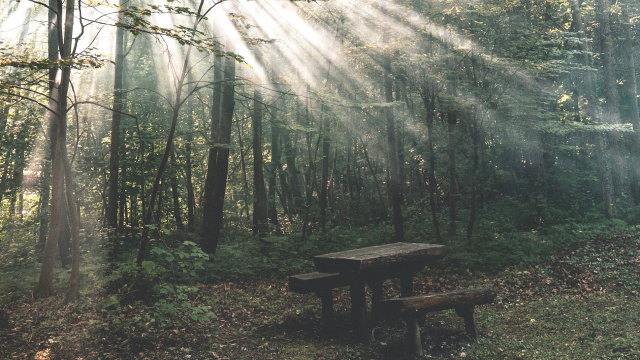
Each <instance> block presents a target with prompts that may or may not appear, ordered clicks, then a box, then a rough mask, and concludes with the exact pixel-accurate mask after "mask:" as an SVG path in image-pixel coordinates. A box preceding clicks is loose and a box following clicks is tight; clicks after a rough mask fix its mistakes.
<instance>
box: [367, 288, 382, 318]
mask: <svg viewBox="0 0 640 360" xmlns="http://www.w3.org/2000/svg"><path fill="white" fill-rule="evenodd" d="M369 286H370V287H371V292H372V293H373V294H372V296H371V318H372V320H373V322H374V323H377V322H378V320H379V318H380V314H379V311H378V306H377V305H378V301H380V300H382V279H373V280H371V281H370V282H369Z"/></svg>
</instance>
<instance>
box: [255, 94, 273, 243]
mask: <svg viewBox="0 0 640 360" xmlns="http://www.w3.org/2000/svg"><path fill="white" fill-rule="evenodd" d="M251 127H252V129H253V187H254V191H253V194H254V200H253V233H254V234H257V235H259V236H260V237H263V236H266V235H267V234H268V232H269V218H268V216H267V190H266V189H265V184H264V170H263V159H262V92H261V90H260V88H259V87H255V88H254V90H253V116H252V119H251Z"/></svg>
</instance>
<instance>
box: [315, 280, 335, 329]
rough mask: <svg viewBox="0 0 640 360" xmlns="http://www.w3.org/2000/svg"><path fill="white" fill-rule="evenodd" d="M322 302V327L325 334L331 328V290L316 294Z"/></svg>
mask: <svg viewBox="0 0 640 360" xmlns="http://www.w3.org/2000/svg"><path fill="white" fill-rule="evenodd" d="M317 295H318V297H319V298H320V301H321V302H322V327H323V330H324V332H325V333H329V332H330V331H331V329H332V328H333V292H332V291H331V289H329V290H324V291H322V292H318V293H317Z"/></svg>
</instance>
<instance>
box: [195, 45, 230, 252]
mask: <svg viewBox="0 0 640 360" xmlns="http://www.w3.org/2000/svg"><path fill="white" fill-rule="evenodd" d="M226 51H229V52H234V51H235V46H234V44H233V43H232V42H231V41H230V40H228V41H227V44H226ZM235 66H236V65H235V60H234V59H233V58H226V59H225V65H224V80H225V81H224V86H223V89H222V103H221V114H220V126H219V127H218V137H217V140H218V143H217V144H216V145H215V146H216V148H217V149H216V151H215V155H216V159H215V166H214V172H213V176H214V178H213V189H212V190H213V191H212V193H211V198H210V199H209V200H210V201H212V203H213V204H212V206H211V207H210V208H209V210H210V211H211V213H209V214H207V215H206V217H205V214H204V211H203V219H205V221H203V226H202V228H203V234H205V236H207V235H206V234H208V237H207V241H206V243H207V247H206V250H205V251H207V253H209V254H215V252H216V250H217V247H218V242H219V239H220V231H222V227H223V224H224V196H225V193H226V191H227V174H228V171H229V144H230V143H231V126H232V124H233V109H234V107H235V100H234V95H235V94H234V90H235V77H236V75H235V74H236V68H235ZM205 231H206V232H205Z"/></svg>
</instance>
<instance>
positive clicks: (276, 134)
mask: <svg viewBox="0 0 640 360" xmlns="http://www.w3.org/2000/svg"><path fill="white" fill-rule="evenodd" d="M277 113H278V112H277V110H276V108H273V109H272V110H271V114H272V115H273V117H272V118H271V161H270V162H269V166H268V171H267V176H268V179H267V180H268V184H269V189H268V193H267V217H268V218H269V224H272V225H274V226H275V228H276V229H277V228H278V227H279V223H278V210H277V208H276V176H277V173H278V166H280V168H282V165H281V162H280V157H281V154H280V129H278V127H277V126H275V124H274V123H275V122H276V121H277V117H276V114H277Z"/></svg>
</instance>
